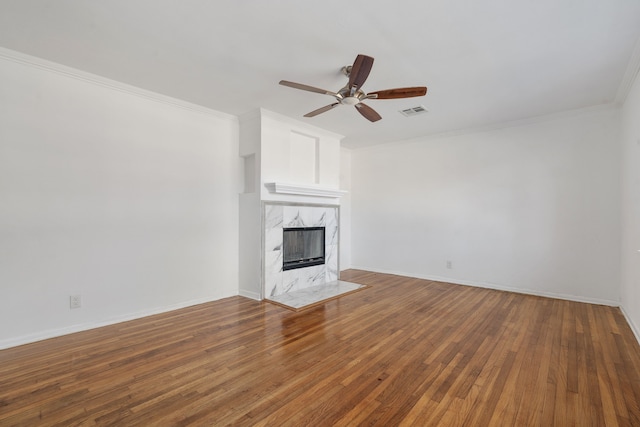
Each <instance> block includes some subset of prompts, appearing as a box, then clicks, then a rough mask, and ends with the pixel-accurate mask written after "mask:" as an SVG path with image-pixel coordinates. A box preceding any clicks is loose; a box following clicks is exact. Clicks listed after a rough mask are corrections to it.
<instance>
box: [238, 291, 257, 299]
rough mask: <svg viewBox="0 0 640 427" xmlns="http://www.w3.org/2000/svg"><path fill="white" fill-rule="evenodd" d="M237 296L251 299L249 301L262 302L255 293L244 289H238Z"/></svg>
mask: <svg viewBox="0 0 640 427" xmlns="http://www.w3.org/2000/svg"><path fill="white" fill-rule="evenodd" d="M238 295H240V296H241V297H246V298H251V299H254V300H256V301H262V297H261V296H260V294H259V293H257V292H252V291H246V290H244V289H240V291H239V292H238Z"/></svg>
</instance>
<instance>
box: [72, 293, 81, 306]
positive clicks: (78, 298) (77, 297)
mask: <svg viewBox="0 0 640 427" xmlns="http://www.w3.org/2000/svg"><path fill="white" fill-rule="evenodd" d="M80 307H82V296H80V295H71V296H70V297H69V308H80Z"/></svg>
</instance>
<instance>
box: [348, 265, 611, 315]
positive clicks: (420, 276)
mask: <svg viewBox="0 0 640 427" xmlns="http://www.w3.org/2000/svg"><path fill="white" fill-rule="evenodd" d="M351 269H354V270H364V271H371V272H374V273H383V274H393V275H396V276H403V277H411V278H416V279H424V280H433V281H435V282H445V283H452V284H454V285H464V286H474V287H477V288H485V289H495V290H497V291H506V292H514V293H518V294H525V295H533V296H539V297H547V298H556V299H563V300H567V301H574V302H584V303H588V304H598V305H607V306H611V307H619V306H620V302H618V301H612V300H605V299H599V298H586V297H581V296H577V295H567V294H560V293H555V292H540V291H536V290H532V289H522V288H514V287H510V286H501V285H496V284H495V283H487V282H476V281H470V280H460V279H451V278H447V277H441V276H432V275H424V274H409V273H405V272H401V271H393V270H382V269H373V268H370V267H358V266H351Z"/></svg>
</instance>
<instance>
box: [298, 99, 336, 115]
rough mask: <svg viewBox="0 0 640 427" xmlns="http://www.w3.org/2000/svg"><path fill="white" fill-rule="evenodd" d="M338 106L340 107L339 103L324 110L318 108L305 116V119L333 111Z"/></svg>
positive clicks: (327, 106) (323, 108)
mask: <svg viewBox="0 0 640 427" xmlns="http://www.w3.org/2000/svg"><path fill="white" fill-rule="evenodd" d="M338 105H340V103H339V102H336V103H335V104H330V105H326V106H324V107H322V108H318V109H317V110H313V111H312V112H310V113H307V114H305V115H304V117H315V116H317V115H318V114H322V113H324V112H326V111H329V110H333V109H334V108H336V107H337V106H338Z"/></svg>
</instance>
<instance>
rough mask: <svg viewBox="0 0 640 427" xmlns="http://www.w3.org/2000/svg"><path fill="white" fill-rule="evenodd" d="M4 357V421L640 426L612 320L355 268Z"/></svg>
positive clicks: (631, 345)
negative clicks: (271, 293) (345, 286)
mask: <svg viewBox="0 0 640 427" xmlns="http://www.w3.org/2000/svg"><path fill="white" fill-rule="evenodd" d="M341 278H342V279H343V280H348V281H351V282H356V283H362V284H367V285H370V287H369V288H368V289H365V290H363V291H360V292H356V293H353V294H350V295H347V296H344V297H342V298H339V299H336V300H333V301H330V302H327V303H326V304H325V305H322V306H318V307H314V308H312V309H309V310H307V311H301V312H293V311H289V310H287V309H285V308H282V307H279V306H276V305H273V304H269V303H266V302H256V301H252V300H249V299H246V298H242V297H232V298H227V299H224V300H221V301H216V302H212V303H207V304H202V305H198V306H195V307H190V308H186V309H182V310H177V311H173V312H170V313H165V314H161V315H157V316H152V317H147V318H144V319H140V320H135V321H131V322H127V323H120V324H117V325H113V326H108V327H104V328H100V329H94V330H91V331H87V332H81V333H77V334H73V335H67V336H64V337H60V338H55V339H51V340H47V341H42V342H39V343H34V344H29V345H25V346H21V347H16V348H12V349H8V350H2V351H0V425H2V426H7V425H10V426H13V425H24V426H41V425H47V426H48V425H61V426H69V425H96V424H97V425H123V426H134V425H144V426H149V425H153V426H156V425H160V426H164V425H207V426H209V425H214V426H218V425H227V424H232V425H247V426H333V425H336V426H355V425H380V426H396V425H416V426H427V425H438V426H458V425H466V426H493V425H496V426H552V425H556V426H571V425H575V426H605V425H607V426H615V425H624V426H629V425H631V426H640V409H639V406H638V405H639V402H640V348H639V346H638V343H637V341H636V340H635V338H634V336H633V334H632V332H631V330H630V329H629V327H628V325H627V324H626V322H625V320H624V318H623V316H622V314H621V313H620V311H619V310H618V309H617V308H612V307H606V306H598V305H590V304H582V303H575V302H568V301H562V300H554V299H548V298H541V297H534V296H526V295H520V294H513V293H506V292H499V291H492V290H487V289H479V288H473V287H465V286H458V285H451V284H445V283H438V282H430V281H426V280H418V279H410V278H404V277H399V276H391V275H384V274H375V273H368V272H363V271H354V270H350V271H347V272H346V273H343V274H342V276H341Z"/></svg>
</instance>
